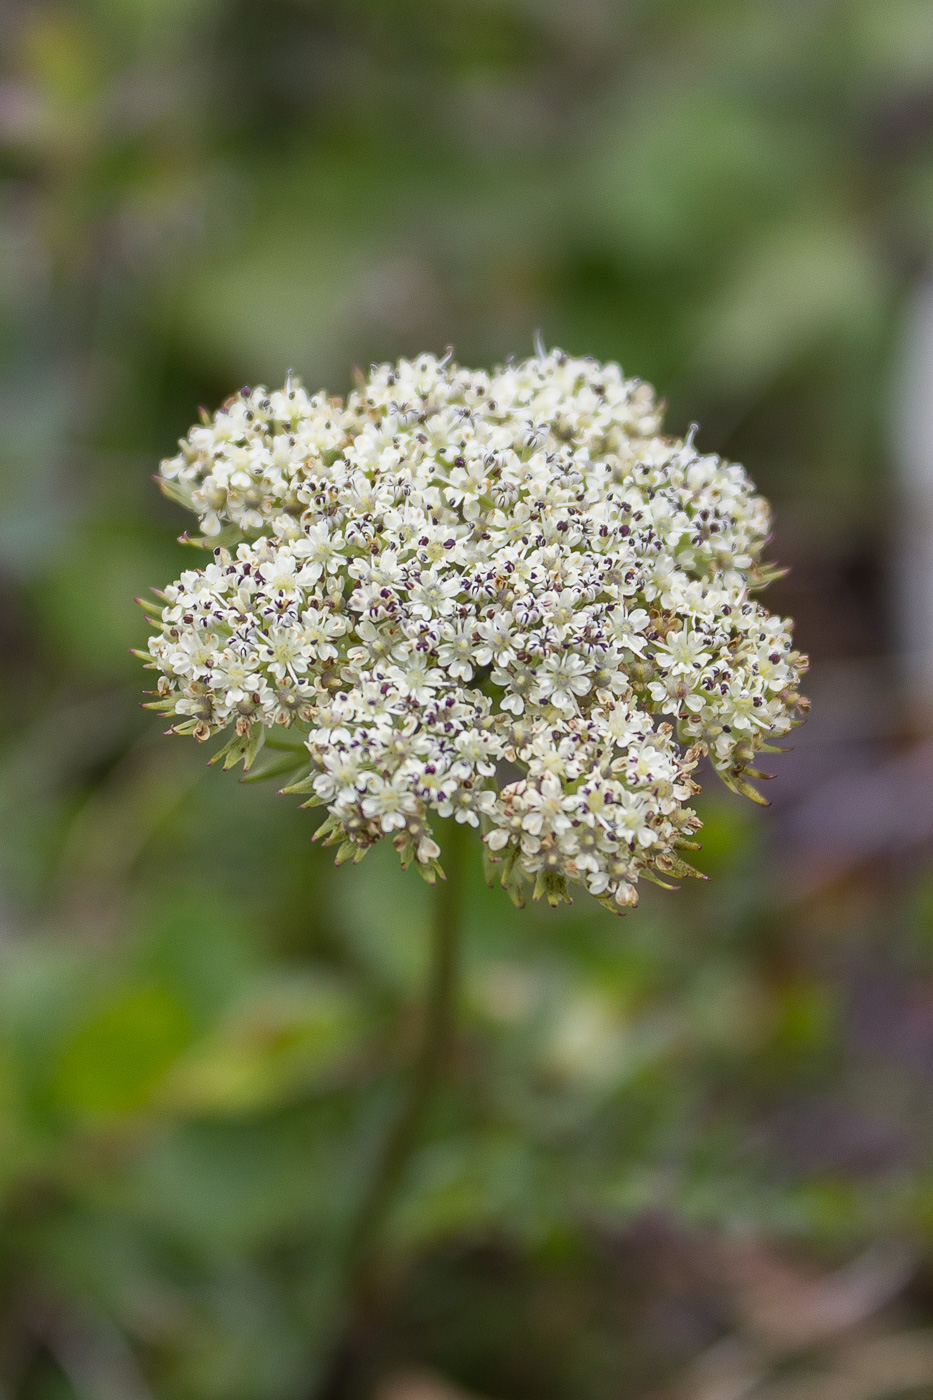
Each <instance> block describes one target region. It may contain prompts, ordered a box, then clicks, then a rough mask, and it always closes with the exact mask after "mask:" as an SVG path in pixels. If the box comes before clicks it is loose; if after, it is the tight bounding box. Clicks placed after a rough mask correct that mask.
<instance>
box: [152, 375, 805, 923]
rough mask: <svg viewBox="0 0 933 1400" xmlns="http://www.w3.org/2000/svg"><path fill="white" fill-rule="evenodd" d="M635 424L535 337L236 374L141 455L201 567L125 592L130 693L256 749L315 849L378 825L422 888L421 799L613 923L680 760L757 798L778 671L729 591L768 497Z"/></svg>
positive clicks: (519, 890) (611, 384)
mask: <svg viewBox="0 0 933 1400" xmlns="http://www.w3.org/2000/svg"><path fill="white" fill-rule="evenodd" d="M660 427H661V415H660V410H659V407H658V405H657V403H656V402H655V398H654V395H653V391H652V390H651V388H650V386H648V385H647V384H645V383H643V382H641V381H639V380H627V379H624V378H623V377H622V374H621V372H620V370H619V368H618V366H617V365H614V364H606V365H602V364H599V363H597V362H596V361H595V360H592V359H574V358H572V357H570V356H567V355H565V354H563V353H561V352H560V351H558V350H552V351H551V352H550V353H544V352H543V351H542V352H541V353H539V354H538V355H537V356H536V357H533V358H531V359H528V360H525V361H523V362H522V363H520V364H509V365H507V366H505V367H504V368H501V369H498V370H495V371H494V372H493V373H491V374H490V373H486V372H484V371H477V370H469V369H464V368H461V367H459V366H458V365H456V364H454V363H452V362H450V361H449V360H438V359H436V358H434V357H433V356H430V355H422V356H420V357H418V358H417V359H415V360H413V361H407V360H401V361H399V363H398V364H395V365H378V366H374V367H373V369H372V371H371V373H370V374H369V376H368V377H366V378H363V377H360V378H359V381H358V384H357V387H356V388H355V389H354V390H353V392H352V393H351V394H350V395H349V397H348V398H347V400H346V402H343V401H341V400H340V399H333V398H328V397H327V396H326V395H325V394H314V395H311V394H308V393H307V392H306V391H305V389H303V388H302V386H301V385H300V384H299V383H298V382H297V381H296V380H295V379H290V380H289V382H288V383H287V384H286V386H285V388H284V389H281V390H277V391H275V392H272V393H270V392H269V391H267V390H266V389H264V388H256V389H243V390H241V391H240V393H239V394H238V395H236V396H235V397H233V398H232V399H230V400H229V401H228V402H227V403H226V404H225V405H224V407H223V408H222V409H220V410H219V411H218V412H217V413H216V414H215V415H214V417H213V418H212V419H207V417H206V415H205V421H204V422H203V423H202V425H201V426H198V427H195V428H192V430H191V432H190V433H189V434H188V437H187V438H186V439H185V440H184V441H183V442H182V443H181V444H180V446H181V451H180V452H179V454H178V455H177V456H175V457H173V458H171V459H169V460H168V461H165V462H163V464H162V468H161V480H162V484H163V487H164V489H165V491H166V493H167V494H168V495H169V496H171V497H172V498H173V499H174V500H176V501H179V502H181V503H182V504H184V505H185V506H187V507H189V508H190V509H191V510H192V511H194V512H195V513H196V514H197V515H198V516H199V517H200V522H201V529H202V531H203V538H202V539H201V540H200V541H199V543H201V544H203V545H205V546H208V547H209V546H213V550H214V557H213V562H211V563H208V564H207V565H206V567H205V568H202V569H191V570H187V571H186V572H185V573H183V574H182V575H181V578H180V579H179V580H178V582H177V583H173V584H172V585H170V587H168V588H167V589H166V590H165V592H164V593H162V594H159V595H158V596H159V599H160V606H158V607H155V606H154V605H152V604H146V605H145V606H146V608H147V611H149V613H150V615H151V618H152V621H153V623H154V625H155V628H156V631H155V635H154V636H153V638H152V640H151V642H150V646H149V650H148V652H147V653H144V654H143V653H141V654H142V655H144V657H145V660H146V661H147V662H148V663H149V664H150V665H151V666H153V667H155V668H156V669H158V670H159V671H160V672H161V675H160V677H159V685H158V697H159V698H158V699H157V700H156V701H155V702H154V703H153V706H152V708H156V709H159V710H162V711H164V712H165V713H167V714H169V715H171V716H173V717H174V720H175V723H174V726H173V728H174V730H175V732H177V733H192V734H194V736H195V738H197V739H200V740H205V739H208V738H210V737H211V736H212V735H213V734H215V733H217V732H219V731H221V730H227V729H231V730H232V736H231V737H230V739H229V742H228V743H227V744H226V746H225V747H224V748H223V749H222V750H221V752H220V754H218V755H216V757H221V755H223V757H224V766H225V767H229V766H231V765H232V764H233V763H235V762H237V761H239V760H240V759H242V760H243V762H244V767H246V768H250V767H251V765H252V763H253V761H254V759H255V758H256V756H257V754H258V752H259V749H260V748H261V747H262V745H263V743H264V742H265V743H266V744H268V745H269V747H271V748H275V749H276V750H278V751H279V752H277V755H276V757H275V758H274V759H273V762H272V763H271V764H270V765H267V766H266V768H265V769H264V770H263V772H264V773H265V774H266V775H270V776H271V775H272V774H273V773H278V774H281V773H288V772H293V774H294V775H295V776H294V780H293V781H292V782H290V784H289V786H288V787H287V788H286V789H285V791H287V792H300V793H302V794H306V796H307V802H306V805H308V806H316V805H321V806H326V808H327V812H328V815H327V817H326V819H325V820H324V822H323V823H322V825H321V826H320V827H319V829H318V833H317V834H318V836H320V837H322V838H323V839H324V840H325V841H326V842H328V843H338V844H339V850H338V852H337V859H338V861H342V860H346V859H348V858H350V857H352V858H354V859H359V858H360V857H361V856H362V855H363V854H364V853H365V852H366V850H367V849H368V848H369V847H370V846H371V845H373V843H374V842H376V841H378V840H379V839H380V838H381V837H382V836H385V835H388V836H390V837H391V838H392V840H393V842H394V844H395V846H396V848H397V849H398V851H399V853H400V855H401V858H402V861H403V863H404V864H406V865H407V864H409V863H410V862H414V864H415V865H416V866H417V867H418V868H419V870H420V871H421V873H422V874H423V875H424V876H425V877H426V878H427V879H428V880H430V881H433V879H434V878H435V875H436V874H437V873H438V872H439V870H440V866H439V864H438V862H439V860H440V859H441V851H440V848H439V846H438V843H437V841H436V840H435V837H434V833H433V831H432V826H431V818H432V815H435V814H436V815H438V816H441V817H451V816H452V817H455V818H456V820H457V821H458V822H465V823H469V824H470V825H471V826H473V827H476V828H478V829H479V831H480V832H481V834H482V839H483V841H484V843H485V851H486V857H487V862H488V865H489V867H490V872H489V873H490V874H493V873H495V874H496V875H498V876H499V878H500V879H501V883H502V885H503V886H504V887H505V888H506V889H507V890H508V891H509V893H510V894H511V896H512V897H513V899H514V900H515V901H516V902H517V903H521V902H522V898H523V889H524V886H525V882H526V881H529V882H531V883H532V885H533V887H534V894H535V896H536V897H537V896H540V895H544V896H546V897H547V898H548V899H549V900H550V901H551V902H552V903H553V902H557V901H558V900H560V899H561V898H565V897H566V896H567V884H568V882H577V883H579V884H581V885H583V886H584V887H585V888H586V889H587V890H588V891H589V892H590V894H592V895H594V896H595V897H596V898H597V899H599V900H600V901H601V902H602V903H603V904H605V905H606V906H607V907H609V908H610V909H612V910H614V911H615V912H617V913H618V912H621V911H624V910H625V909H626V908H627V907H629V906H631V905H633V904H634V903H635V902H636V900H637V893H636V885H637V882H638V879H639V877H641V876H646V877H648V878H651V879H655V880H659V881H661V882H662V883H663V882H664V877H667V876H670V875H674V876H678V875H683V874H689V873H693V872H692V871H691V870H690V867H689V866H688V865H687V864H686V863H685V861H684V859H683V857H682V856H681V854H680V852H681V851H682V850H683V849H685V848H687V849H690V848H696V843H695V842H694V841H693V837H694V835H695V833H696V831H697V830H698V828H699V825H700V823H699V820H698V818H697V817H696V815H695V813H694V812H693V811H692V810H691V808H690V807H689V806H688V805H687V804H688V803H689V801H690V798H691V797H692V795H693V794H694V793H695V792H696V791H698V788H697V785H696V783H695V782H694V779H693V772H694V769H695V766H696V763H697V761H698V758H699V756H700V755H701V754H702V753H704V752H706V753H708V754H709V758H710V761H711V763H712V765H713V766H714V767H715V769H716V770H717V772H718V773H719V774H720V776H721V777H722V778H723V779H724V780H725V782H726V783H727V784H728V785H729V786H730V787H732V788H734V789H736V790H737V791H740V792H743V793H746V794H747V795H748V796H750V797H755V798H758V799H759V800H761V799H760V797H759V794H758V793H757V792H756V790H755V789H754V788H753V787H752V785H751V783H750V781H749V779H750V778H759V777H763V776H765V775H763V774H761V773H760V772H758V770H757V769H756V768H755V767H754V766H753V765H754V764H755V762H756V756H757V754H758V752H759V750H762V749H768V748H770V747H772V746H771V745H769V744H768V743H767V742H766V740H767V739H768V738H769V736H780V735H783V734H785V733H787V731H788V730H789V729H790V728H791V727H792V726H793V725H794V724H795V723H798V722H799V720H800V717H801V716H802V713H803V711H804V710H805V708H806V701H804V700H802V699H801V697H800V695H799V693H798V689H797V686H798V682H799V680H800V677H801V675H802V673H803V671H804V670H805V668H806V659H805V658H804V657H802V656H801V655H800V654H799V653H798V652H796V651H794V650H793V647H792V643H791V624H790V623H789V622H788V621H786V620H784V619H782V618H777V617H772V616H771V615H770V614H769V613H768V612H766V611H765V609H764V608H762V607H761V606H760V604H759V603H757V602H756V601H755V600H754V598H753V596H752V591H753V590H754V589H756V588H760V587H761V586H762V585H763V584H765V583H766V582H768V580H769V577H774V571H773V570H769V569H768V568H766V567H765V566H763V565H762V563H761V561H760V555H761V550H762V548H763V546H764V544H765V542H766V540H767V538H768V531H769V512H768V506H767V503H766V502H765V501H764V499H763V498H762V497H761V496H758V495H756V494H755V493H754V490H753V488H752V486H751V484H750V482H749V480H748V478H747V476H746V475H745V472H744V471H743V469H742V468H741V467H740V466H736V465H734V464H731V463H727V462H724V461H722V460H721V459H720V458H719V457H717V456H715V455H712V454H704V453H701V452H699V451H698V450H697V448H696V447H695V446H694V444H693V441H692V439H688V440H686V441H680V440H671V439H670V438H666V437H663V436H661V435H660ZM286 731H288V732H286ZM251 776H263V773H257V774H255V775H251Z"/></svg>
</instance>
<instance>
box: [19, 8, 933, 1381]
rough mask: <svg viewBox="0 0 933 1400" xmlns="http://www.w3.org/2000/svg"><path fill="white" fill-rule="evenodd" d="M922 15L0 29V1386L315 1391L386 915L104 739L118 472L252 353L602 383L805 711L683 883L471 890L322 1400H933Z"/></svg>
mask: <svg viewBox="0 0 933 1400" xmlns="http://www.w3.org/2000/svg"><path fill="white" fill-rule="evenodd" d="M931 252H933V5H931V4H930V2H929V0H883V3H879V0H779V2H778V3H775V2H774V0H703V3H697V0H575V3H574V4H573V5H569V4H565V3H562V0H262V3H261V4H250V3H248V0H86V3H77V0H75V2H74V3H67V0H60V2H59V3H55V2H54V0H48V3H47V2H46V0H5V3H4V4H3V5H2V7H0V425H2V426H0V648H2V677H0V687H2V693H0V744H2V756H0V811H2V818H0V821H2V848H0V1397H2V1400H311V1396H312V1394H313V1393H314V1391H315V1387H316V1386H317V1385H318V1384H319V1379H318V1378H319V1376H320V1374H321V1367H322V1365H324V1364H325V1359H326V1357H327V1355H328V1353H329V1348H330V1347H331V1345H332V1337H331V1336H330V1334H329V1332H328V1327H327V1325H326V1319H327V1317H328V1315H329V1308H330V1306H331V1303H332V1300H333V1296H334V1288H335V1283H334V1278H335V1268H336V1267H337V1265H336V1260H335V1240H336V1239H337V1238H338V1237H339V1234H340V1229H341V1227H342V1224H343V1222H344V1221H345V1219H346V1216H347V1213H348V1212H349V1211H350V1210H351V1209H352V1206H353V1203H354V1201H355V1200H356V1199H357V1197H358V1194H359V1191H360V1189H361V1185H362V1182H363V1180H364V1179H365V1176H366V1172H367V1168H368V1167H369V1166H370V1164H371V1161H372V1155H373V1151H374V1149H375V1144H376V1143H377V1142H378V1140H379V1138H380V1135H381V1133H382V1132H383V1131H384V1126H385V1123H386V1119H387V1114H389V1113H390V1112H391V1109H392V1105H393V1103H394V1102H395V1098H396V1095H397V1092H398V1089H399V1085H400V1083H401V1082H402V1080H403V1076H404V1066H405V1064H406V1060H407V1057H408V1055H409V1053H410V1046H411V1039H412V1034H413V1032H414V1029H415V1026H416V1019H417V1010H416V1009H417V1004H418V997H419V995H420V989H421V981H422V976H423V970H424V941H425V940H424V931H425V921H426V918H427V904H426V898H427V891H426V889H425V888H424V887H422V886H421V885H420V883H419V882H418V881H415V880H413V879H412V878H410V877H409V878H405V877H403V876H402V875H401V874H400V873H399V871H398V869H397V865H396V862H395V857H394V854H393V853H392V851H391V850H388V851H382V850H377V851H376V852H375V853H373V854H371V855H370V856H369V857H367V859H366V861H365V862H364V864H363V865H362V866H360V867H359V868H356V869H349V868H343V869H341V870H340V871H334V870H333V869H332V867H331V866H330V863H329V856H328V853H324V854H322V853H321V852H320V851H318V850H317V849H316V848H315V847H312V845H311V842H310V837H311V832H312V829H313V819H312V817H311V815H310V814H307V813H300V812H298V811H296V810H295V807H296V803H295V802H294V800H290V799H288V798H282V797H277V796H276V795H275V794H274V792H273V791H271V789H270V790H266V789H265V788H262V787H258V788H252V789H243V788H240V787H239V786H238V784H237V783H236V782H235V781H233V779H232V778H231V776H230V775H226V776H225V775H223V774H221V773H219V772H217V771H216V770H215V769H210V770H208V769H206V768H205V757H206V755H205V752H204V750H202V749H200V748H198V747H197V746H196V745H194V744H192V743H190V742H189V741H187V740H181V739H173V740H169V739H166V738H164V737H163V736H162V734H161V732H160V726H159V724H158V721H157V720H156V719H155V718H154V717H153V716H152V715H150V714H146V713H143V712H141V711H140V710H139V708H138V703H139V700H140V698H141V696H140V692H141V690H142V689H143V687H144V685H147V684H148V678H147V675H146V673H145V672H143V671H142V670H141V668H140V666H139V664H138V662H136V661H135V660H134V659H133V658H132V657H130V656H129V655H128V648H130V647H132V646H139V645H140V644H141V642H142V638H143V636H144V635H145V628H144V625H143V620H142V617H141V615H140V614H139V612H138V610H137V609H136V608H135V607H134V605H133V602H132V599H133V597H134V595H136V594H140V593H144V592H145V591H146V589H147V588H148V587H149V586H150V585H159V584H163V583H165V582H166V581H168V580H169V579H170V578H172V577H174V576H175V575H176V574H177V572H178V571H179V569H180V568H182V567H191V566H193V565H195V564H196V563H197V562H198V556H195V555H192V554H191V552H190V551H185V550H183V549H182V548H181V547H180V546H178V545H176V544H175V543H174V540H175V537H176V536H177V534H178V533H180V531H181V530H182V529H183V528H184V527H185V525H186V523H187V521H186V519H185V518H183V516H182V513H181V512H180V511H179V510H177V509H176V508H175V507H173V506H172V505H170V504H169V503H168V502H166V501H164V500H163V499H162V498H161V497H160V495H159V493H158V491H157V490H156V488H155V486H154V484H153V482H152V480H151V474H152V472H153V470H154V469H155V467H156V465H157V462H158V460H159V458H160V457H161V456H163V455H166V454H168V453H170V452H171V451H172V450H173V448H174V444H175V441H176V439H177V437H178V436H179V434H181V433H182V432H184V431H186V429H187V427H188V425H189V423H190V422H191V421H192V420H193V419H194V418H195V417H196V411H197V407H198V405H199V404H204V405H206V406H207V407H208V408H210V409H213V408H214V407H216V406H217V404H218V403H219V402H220V401H221V400H222V399H224V398H225V397H226V396H227V395H228V394H229V393H230V392H231V391H232V390H233V389H235V388H236V387H238V386H239V385H240V384H241V383H244V382H246V383H256V382H266V383H269V384H273V385H274V384H279V383H281V382H282V380H283V378H284V376H285V373H286V371H287V370H288V369H290V368H293V369H294V370H296V371H297V372H298V373H299V374H301V375H302V376H303V377H304V379H305V381H306V382H307V383H308V385H309V387H311V388H318V387H321V386H326V387H328V388H329V389H330V390H331V391H332V392H334V393H343V392H345V391H346V389H347V387H348V385H349V383H350V375H351V369H352V366H353V365H354V364H355V363H356V364H360V365H364V366H365V365H368V364H369V363H370V362H371V361H372V360H374V359H377V358H382V357H393V358H394V357H395V356H397V355H398V354H401V353H412V352H416V351H419V350H422V349H429V350H432V351H435V352H438V353H443V351H444V349H445V347H446V346H447V345H448V344H453V345H454V347H455V349H456V353H457V356H458V357H459V358H460V359H461V360H462V361H464V362H465V363H468V364H477V365H488V364H490V363H492V362H495V361H500V360H502V359H504V358H506V357H507V356H508V355H511V354H515V355H518V356H523V355H526V354H528V353H530V352H531V349H532V337H533V333H534V332H535V330H536V329H540V331H541V332H542V334H543V336H544V339H545V341H546V342H547V344H548V345H552V344H559V345H561V346H563V347H564V348H566V349H567V350H569V351H572V352H574V353H580V354H586V353H590V354H594V355H597V356H599V357H603V358H608V357H611V358H614V359H618V360H619V361H620V362H621V364H622V365H623V368H624V369H625V370H626V372H627V373H629V374H638V375H640V376H642V377H645V378H648V379H650V380H652V381H653V382H654V383H655V384H656V385H657V386H658V388H659V390H660V392H661V393H662V394H663V395H665V397H666V398H667V400H668V402H669V423H670V426H671V429H672V430H676V431H678V432H684V431H686V430H687V428H688V427H689V425H690V423H691V422H693V421H697V422H699V423H700V424H701V429H700V434H699V442H700V444H701V445H702V446H703V447H704V448H707V449H714V450H717V451H722V452H724V453H726V454H728V455H729V456H731V457H733V458H735V459H737V460H740V461H743V462H745V463H746V464H747V466H748V467H749V469H750V471H751V473H752V475H753V477H754V478H755V480H756V481H757V483H758V484H759V486H760V487H761V489H762V490H764V491H765V492H766V494H767V495H768V496H769V497H771V499H772V500H773V502H774V505H775V511H776V527H775V537H774V543H773V555H774V557H776V558H777V559H779V560H780V561H781V562H782V563H786V564H790V565H791V566H792V572H791V574H790V575H789V577H788V578H787V579H786V580H784V581H783V582H782V583H780V584H779V585H777V586H775V587H774V588H773V589H772V590H771V596H770V605H771V606H772V607H773V608H776V609H780V610H782V611H786V612H789V613H792V614H793V615H794V616H795V617H796V618H797V620H798V637H799V642H800V645H801V646H802V647H803V649H804V650H806V651H809V652H811V654H812V656H813V662H814V664H813V670H812V675H811V677H810V683H809V684H808V686H807V687H806V689H807V690H808V692H809V694H810V695H811V697H812V699H813V701H814V711H813V716H812V719H811V721H810V722H809V724H808V725H807V726H806V727H805V728H804V729H803V730H801V731H798V736H799V737H797V742H796V748H795V751H794V753H793V754H790V755H788V756H786V757H784V758H780V759H777V760H776V761H775V767H776V769H777V771H778V773H779V777H778V780H777V781H776V782H775V783H774V784H772V785H771V790H770V791H769V794H768V795H769V796H771V797H773V798H774V803H773V806H772V807H771V808H770V809H769V810H768V811H767V812H764V813H762V812H761V811H759V810H757V809H754V808H752V807H751V804H748V803H743V802H742V801H741V800H740V799H734V798H732V797H731V796H730V795H729V794H728V793H726V792H725V791H724V790H717V789H716V788H715V787H714V786H711V787H710V789H709V790H708V792H707V793H706V794H705V795H704V797H703V799H702V814H703V816H704V818H705V821H706V829H705V834H704V843H705V849H704V851H703V853H702V856H701V857H700V862H701V863H702V866H703V869H704V870H705V871H707V873H709V875H710V876H711V877H712V879H711V883H710V884H709V885H707V886H704V887H703V888H701V889H698V890H696V889H690V890H687V889H685V890H683V891H681V892H680V893H678V894H676V895H663V894H662V895H658V896H657V897H652V896H651V895H647V896H646V897H645V899H644V901H643V904H642V907H641V908H640V909H639V910H638V911H637V912H636V913H635V914H634V915H632V916H630V917H629V918H627V919H625V920H624V921H618V920H613V919H612V918H611V917H609V916H608V915H607V914H605V913H604V912H602V911H601V910H599V909H598V908H597V907H596V906H595V905H592V904H590V903H587V902H586V900H585V899H583V898H581V899H579V900H578V901H577V902H576V903H575V904H574V906H573V908H572V909H571V910H569V911H567V912H564V913H553V912H551V911H549V910H546V909H545V910H540V909H537V908H534V909H529V910H526V911H524V912H523V913H521V914H516V913H515V912H514V911H512V909H511V907H510V906H509V905H508V904H507V902H506V901H505V899H504V897H503V896H502V895H501V894H499V893H496V894H491V893H489V892H487V891H486V890H485V887H484V886H483V885H482V881H481V877H480V870H479V860H478V858H477V860H476V868H475V869H474V870H473V872H472V878H473V885H474V888H473V891H472V902H471V914H470V926H469V939H468V946H467V949H466V955H465V960H466V966H465V974H464V979H465V980H464V991H463V1004H462V1016H461V1021H460V1026H459V1031H458V1038H457V1043H456V1047H455V1053H454V1057H453V1066H452V1073H451V1075H450V1077H449V1080H448V1082H447V1084H446V1086H445V1088H444V1090H443V1092H442V1093H441V1094H440V1096H439V1097H438V1099H437V1101H436V1103H435V1105H434V1109H433V1112H432V1115H431V1117H430V1121H429V1123H428V1124H427V1126H426V1131H425V1133H424V1136H423V1140H422V1143H421V1146H420V1148H419V1151H418V1152H417V1154H416V1156H415V1158H414V1161H413V1163H412V1167H411V1170H410V1171H409V1173H408V1174H407V1176H406V1178H405V1180H404V1183H403V1186H402V1189H401V1191H400V1193H399V1196H398V1199H397V1202H396V1206H395V1209H394V1210H393V1212H392V1214H391V1218H390V1220H389V1222H388V1225H387V1238H386V1245H385V1254H384V1259H383V1264H382V1269H383V1285H384V1286H383V1304H382V1306H381V1308H380V1310H379V1311H378V1314H377V1315H376V1316H375V1317H374V1318H373V1319H371V1321H370V1324H369V1326H368V1329H367V1331H366V1335H364V1336H360V1337H357V1338H356V1339H355V1342H354V1345H356V1346H357V1349H358V1352H359V1356H358V1358H357V1361H358V1364H357V1367H356V1373H355V1374H356V1379H355V1381H354V1385H355V1387H356V1389H355V1392H354V1393H355V1394H356V1395H358V1396H359V1397H360V1400H365V1397H369V1396H375V1397H377V1398H378V1400H457V1397H461V1400H463V1397H466V1396H474V1397H486V1400H743V1397H748V1400H884V1397H897V1396H904V1395H908V1394H910V1395H928V1396H933V718H931V717H933V699H931V697H933V259H931Z"/></svg>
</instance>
